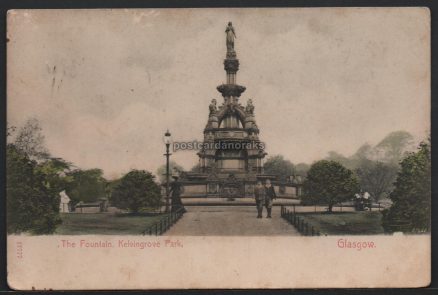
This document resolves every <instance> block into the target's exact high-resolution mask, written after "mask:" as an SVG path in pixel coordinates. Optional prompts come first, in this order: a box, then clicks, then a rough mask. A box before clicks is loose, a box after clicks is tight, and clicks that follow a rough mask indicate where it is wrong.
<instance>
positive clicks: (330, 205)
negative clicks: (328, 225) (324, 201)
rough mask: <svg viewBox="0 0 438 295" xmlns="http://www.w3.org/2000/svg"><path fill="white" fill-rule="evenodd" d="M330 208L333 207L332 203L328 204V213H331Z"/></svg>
mask: <svg viewBox="0 0 438 295" xmlns="http://www.w3.org/2000/svg"><path fill="white" fill-rule="evenodd" d="M332 209H333V204H328V211H329V212H330V213H332Z"/></svg>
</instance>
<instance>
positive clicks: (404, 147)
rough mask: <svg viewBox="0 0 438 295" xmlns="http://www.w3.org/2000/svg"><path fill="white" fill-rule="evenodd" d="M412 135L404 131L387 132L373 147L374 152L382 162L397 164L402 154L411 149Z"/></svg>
mask: <svg viewBox="0 0 438 295" xmlns="http://www.w3.org/2000/svg"><path fill="white" fill-rule="evenodd" d="M413 140H414V137H413V136H412V135H411V134H410V133H408V132H406V131H395V132H391V133H390V134H388V135H387V136H386V137H385V138H384V139H383V140H382V141H381V142H380V143H378V144H377V145H376V147H375V153H376V154H377V157H379V158H380V159H381V160H382V161H384V162H389V163H392V164H397V163H399V162H400V160H402V158H403V156H404V154H405V153H406V152H408V151H411V150H412V149H413V148H414V146H413Z"/></svg>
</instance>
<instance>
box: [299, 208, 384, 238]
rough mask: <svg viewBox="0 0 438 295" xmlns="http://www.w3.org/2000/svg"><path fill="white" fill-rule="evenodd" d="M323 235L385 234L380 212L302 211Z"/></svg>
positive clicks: (302, 214)
mask: <svg viewBox="0 0 438 295" xmlns="http://www.w3.org/2000/svg"><path fill="white" fill-rule="evenodd" d="M299 216H301V217H304V218H305V221H307V222H308V223H309V224H310V225H313V226H314V227H316V228H317V229H319V231H320V232H321V234H322V235H324V234H326V235H374V234H383V228H382V224H381V219H382V214H381V213H380V212H369V211H362V212H333V213H301V214H299Z"/></svg>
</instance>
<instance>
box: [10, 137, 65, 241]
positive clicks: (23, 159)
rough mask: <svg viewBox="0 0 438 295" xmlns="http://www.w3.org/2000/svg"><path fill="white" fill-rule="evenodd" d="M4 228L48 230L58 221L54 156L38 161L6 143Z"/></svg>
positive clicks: (59, 179) (58, 182) (58, 181)
mask: <svg viewBox="0 0 438 295" xmlns="http://www.w3.org/2000/svg"><path fill="white" fill-rule="evenodd" d="M6 163H7V172H8V173H7V177H6V194H7V230H8V233H20V232H31V233H35V234H50V233H53V232H54V230H55V229H56V226H57V225H58V224H60V223H61V219H60V217H59V199H60V197H59V191H58V189H59V187H60V186H62V183H63V179H62V176H60V175H59V174H58V172H59V171H60V169H61V168H60V167H64V166H63V165H60V163H59V161H58V160H57V159H49V160H46V161H45V162H43V163H40V164H38V163H37V162H36V161H35V160H31V159H30V158H29V156H28V155H27V154H25V153H24V152H23V150H21V149H19V148H17V147H16V146H15V145H13V144H9V145H8V146H7V158H6Z"/></svg>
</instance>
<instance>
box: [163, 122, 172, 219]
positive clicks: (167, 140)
mask: <svg viewBox="0 0 438 295" xmlns="http://www.w3.org/2000/svg"><path fill="white" fill-rule="evenodd" d="M171 141H172V137H171V135H170V132H169V130H167V131H166V133H164V144H165V145H166V153H165V154H164V155H165V156H166V210H165V211H166V213H168V212H169V209H170V200H169V157H170V155H171V154H170V153H169V147H170V143H171Z"/></svg>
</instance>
